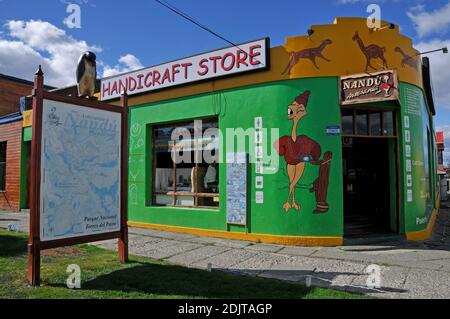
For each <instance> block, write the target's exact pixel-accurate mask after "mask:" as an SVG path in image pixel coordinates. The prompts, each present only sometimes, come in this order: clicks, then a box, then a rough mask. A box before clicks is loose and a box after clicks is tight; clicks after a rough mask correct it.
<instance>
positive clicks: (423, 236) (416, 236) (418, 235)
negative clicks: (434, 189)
mask: <svg viewBox="0 0 450 319" xmlns="http://www.w3.org/2000/svg"><path fill="white" fill-rule="evenodd" d="M440 201H441V200H440V197H439V198H438V201H437V204H436V209H435V210H434V211H433V215H432V216H431V220H430V222H429V223H428V227H427V228H426V229H424V230H421V231H418V232H411V233H406V239H407V240H411V241H420V240H427V239H429V238H430V237H431V235H432V234H433V229H434V226H435V225H436V220H437V218H438V216H439V209H440V207H441V204H440Z"/></svg>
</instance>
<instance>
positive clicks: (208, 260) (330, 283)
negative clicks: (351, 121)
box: [0, 205, 450, 298]
mask: <svg viewBox="0 0 450 319" xmlns="http://www.w3.org/2000/svg"><path fill="white" fill-rule="evenodd" d="M443 206H444V207H443V209H442V210H441V214H440V217H439V219H438V220H437V223H436V227H435V230H434V234H433V236H432V238H431V239H430V240H428V241H424V242H400V243H399V242H397V243H390V244H384V245H383V246H377V245H365V246H351V247H337V248H302V247H286V246H279V245H270V244H258V243H250V242H246V241H235V240H228V239H218V238H208V237H199V236H193V235H185V234H178V233H170V232H162V231H156V230H144V229H136V228H130V237H129V240H130V254H133V255H137V256H144V257H150V258H154V259H159V260H164V261H167V262H170V263H173V264H177V265H182V266H186V267H191V268H199V269H207V268H208V265H210V266H212V268H213V269H214V270H219V271H227V272H235V273H238V274H242V275H250V276H259V277H266V278H275V279H279V280H286V281H290V282H298V283H300V284H306V282H307V281H309V280H310V281H311V284H312V285H313V286H319V287H324V288H331V289H337V290H345V291H350V292H356V293H360V294H365V295H369V296H374V297H381V298H450V209H448V208H447V206H445V205H443ZM8 224H16V225H18V226H19V228H20V230H21V231H27V229H28V215H27V214H11V213H4V212H0V227H3V228H7V226H8ZM95 245H96V246H99V247H103V248H106V249H116V246H117V243H116V241H106V242H100V243H96V244H95ZM372 264H376V265H379V266H380V267H381V274H382V281H381V288H380V289H369V288H368V287H367V285H366V282H367V279H368V274H366V273H365V270H366V268H367V267H368V266H369V265H372Z"/></svg>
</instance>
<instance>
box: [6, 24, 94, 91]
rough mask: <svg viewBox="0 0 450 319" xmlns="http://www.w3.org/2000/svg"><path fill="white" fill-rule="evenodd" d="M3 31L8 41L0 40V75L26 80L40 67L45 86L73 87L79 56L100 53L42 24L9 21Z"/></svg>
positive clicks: (56, 29)
mask: <svg viewBox="0 0 450 319" xmlns="http://www.w3.org/2000/svg"><path fill="white" fill-rule="evenodd" d="M5 28H6V29H7V36H8V38H6V37H5V36H4V35H2V36H1V37H0V72H2V73H5V74H9V75H14V76H17V77H21V78H25V79H28V80H30V79H31V78H32V76H33V73H34V71H35V70H36V69H37V66H38V65H39V64H41V65H42V67H43V70H44V72H45V77H46V84H49V85H54V86H66V85H71V84H74V83H75V70H76V63H77V61H78V58H79V57H80V55H81V54H82V53H83V52H85V51H94V52H97V53H98V52H101V51H102V50H101V48H99V47H96V46H93V45H88V44H87V43H86V42H85V41H80V40H76V39H74V38H72V37H71V36H69V35H67V34H66V32H65V31H64V30H61V29H59V28H57V27H56V26H54V25H52V24H50V23H48V22H45V21H40V20H38V21H36V20H30V21H9V22H8V23H6V25H5Z"/></svg>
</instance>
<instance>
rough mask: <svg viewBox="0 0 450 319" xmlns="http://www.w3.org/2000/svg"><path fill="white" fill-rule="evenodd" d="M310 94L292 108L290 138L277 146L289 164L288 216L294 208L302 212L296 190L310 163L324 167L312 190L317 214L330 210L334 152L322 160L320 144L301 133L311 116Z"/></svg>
mask: <svg viewBox="0 0 450 319" xmlns="http://www.w3.org/2000/svg"><path fill="white" fill-rule="evenodd" d="M310 94H311V93H310V91H305V92H304V93H302V94H300V95H299V96H298V97H297V98H296V99H295V100H294V101H293V102H292V103H291V105H289V106H288V120H289V121H292V122H293V126H292V133H291V135H290V136H284V137H282V138H280V139H279V140H278V141H276V142H275V144H274V147H275V149H276V150H277V151H278V154H279V155H280V156H282V157H284V159H285V160H286V163H287V174H288V179H289V195H288V198H287V201H286V203H285V204H284V205H283V209H284V211H285V212H286V213H288V212H289V211H290V210H291V209H295V210H296V211H300V210H301V206H300V205H299V204H298V203H297V201H296V199H295V190H296V187H297V186H298V184H299V182H300V181H301V179H302V177H303V175H304V173H305V170H306V164H307V163H309V164H311V165H318V166H320V168H319V176H318V178H317V180H316V181H315V182H314V184H313V187H312V188H311V189H310V192H311V193H316V209H315V210H314V214H322V213H327V212H328V209H329V206H328V204H327V195H328V184H329V177H330V169H331V161H332V158H333V153H332V152H326V153H325V155H324V159H323V160H321V159H320V157H321V155H322V148H321V146H320V144H319V143H317V142H316V141H314V140H312V139H311V138H309V137H308V136H306V135H298V133H297V129H298V126H299V123H300V121H301V120H302V119H303V118H304V117H305V116H307V106H308V101H309V96H310Z"/></svg>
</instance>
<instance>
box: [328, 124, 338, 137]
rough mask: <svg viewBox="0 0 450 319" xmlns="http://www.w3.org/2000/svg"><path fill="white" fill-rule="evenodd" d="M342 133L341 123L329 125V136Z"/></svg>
mask: <svg viewBox="0 0 450 319" xmlns="http://www.w3.org/2000/svg"><path fill="white" fill-rule="evenodd" d="M339 135H341V127H340V126H339V125H331V126H327V136H339Z"/></svg>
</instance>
